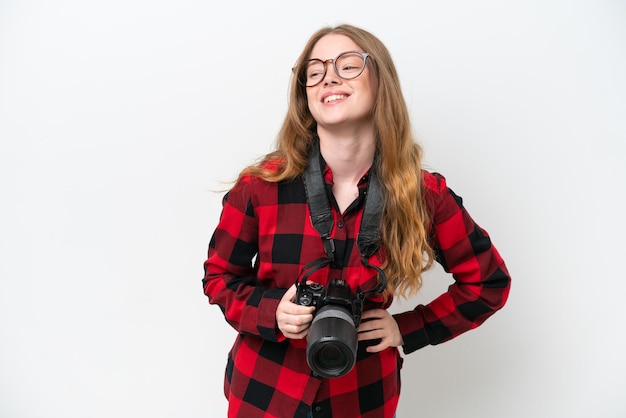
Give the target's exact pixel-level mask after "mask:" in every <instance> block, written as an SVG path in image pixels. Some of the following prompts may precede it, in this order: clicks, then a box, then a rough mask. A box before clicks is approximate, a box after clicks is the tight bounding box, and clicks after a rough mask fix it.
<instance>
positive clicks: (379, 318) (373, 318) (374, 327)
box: [358, 309, 404, 353]
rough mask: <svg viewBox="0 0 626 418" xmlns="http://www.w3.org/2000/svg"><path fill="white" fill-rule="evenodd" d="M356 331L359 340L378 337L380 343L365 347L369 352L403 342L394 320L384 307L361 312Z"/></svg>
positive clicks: (399, 344)
mask: <svg viewBox="0 0 626 418" xmlns="http://www.w3.org/2000/svg"><path fill="white" fill-rule="evenodd" d="M358 332H359V341H365V340H375V339H380V343H378V344H376V345H372V346H370V347H367V351H368V352H369V353H378V352H379V351H383V350H384V349H386V348H389V347H398V346H401V345H402V344H404V340H403V339H402V334H400V328H398V324H397V322H396V320H395V319H394V318H393V316H391V314H390V313H389V311H387V310H386V309H372V310H369V311H365V312H363V315H361V323H360V324H359V329H358Z"/></svg>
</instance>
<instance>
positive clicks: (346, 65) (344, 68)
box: [292, 51, 370, 87]
mask: <svg viewBox="0 0 626 418" xmlns="http://www.w3.org/2000/svg"><path fill="white" fill-rule="evenodd" d="M369 55H370V54H368V53H367V52H359V51H347V52H342V53H341V54H339V55H337V57H336V58H335V59H329V60H326V61H322V60H321V59H317V58H314V59H310V60H308V61H306V62H305V63H304V64H305V72H304V74H302V73H299V77H300V82H301V83H302V84H304V85H305V86H306V87H313V86H317V85H318V84H319V83H321V82H322V80H323V79H324V77H326V69H327V68H328V66H327V65H326V64H327V63H329V62H330V63H332V64H333V69H334V70H335V73H336V74H337V75H338V76H339V77H340V78H342V79H344V80H352V79H353V78H357V77H358V76H360V75H361V74H362V73H363V70H365V63H366V62H367V57H369ZM296 68H297V67H294V68H292V70H293V71H296ZM302 78H304V80H302Z"/></svg>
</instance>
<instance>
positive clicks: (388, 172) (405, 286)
mask: <svg viewBox="0 0 626 418" xmlns="http://www.w3.org/2000/svg"><path fill="white" fill-rule="evenodd" d="M329 34H341V35H345V36H347V37H349V38H350V39H352V40H353V41H354V42H355V43H356V44H357V45H359V46H360V47H361V48H363V50H364V51H365V52H368V53H369V54H370V58H371V59H370V58H368V60H369V62H368V65H370V69H371V70H373V71H374V73H375V75H376V76H377V78H378V92H377V98H376V103H375V105H374V108H373V109H372V116H373V118H374V121H375V135H376V147H377V152H378V157H377V161H378V164H377V167H376V169H378V170H379V178H380V182H381V185H382V188H383V194H384V199H385V206H384V210H383V219H382V225H381V241H382V242H381V244H382V247H383V248H384V251H385V257H386V258H385V262H384V264H383V266H382V267H383V270H384V271H385V273H386V275H387V277H388V278H389V279H388V283H387V293H388V294H391V295H399V296H402V297H405V298H408V297H410V296H411V295H413V294H415V293H416V292H417V291H418V290H419V289H420V287H421V285H422V277H421V276H422V272H424V271H425V270H427V269H428V268H430V267H431V266H432V264H433V250H432V248H431V247H430V246H429V244H428V242H427V233H428V225H429V220H430V217H429V213H428V210H427V206H426V204H425V202H424V198H423V193H424V190H423V188H424V186H423V181H422V165H421V160H422V148H421V147H420V145H419V144H417V142H416V141H415V139H414V137H413V132H412V128H411V122H410V118H409V112H408V109H407V106H406V102H405V100H404V96H403V94H402V90H401V88H400V81H399V77H398V74H397V71H396V68H395V65H394V64H393V60H392V58H391V55H390V53H389V51H388V50H387V48H386V47H385V46H384V44H383V43H382V42H381V41H380V40H379V39H378V38H377V37H375V36H374V35H372V34H371V33H370V32H368V31H366V30H363V29H361V28H358V27H355V26H352V25H346V24H344V25H339V26H335V27H325V28H322V29H320V30H318V31H317V32H315V33H314V34H313V35H312V36H311V38H310V39H309V41H308V42H307V44H306V46H305V48H304V50H303V51H302V53H301V54H300V57H299V58H298V61H297V63H298V64H300V63H303V62H305V61H306V60H308V59H309V57H310V54H311V51H312V50H313V47H314V46H315V44H316V43H317V42H318V41H319V40H320V39H321V38H322V37H324V36H326V35H329ZM298 64H297V65H296V66H295V67H294V75H293V77H292V80H291V84H290V93H289V99H290V102H289V106H288V109H287V114H286V116H285V120H284V121H283V125H282V128H281V129H280V131H279V134H278V137H277V139H276V149H275V151H273V152H271V153H269V154H267V155H265V156H264V157H263V158H262V159H261V161H259V163H257V164H254V165H251V166H249V167H246V168H245V169H244V170H243V171H242V172H241V173H240V175H239V178H241V177H242V176H244V175H255V176H258V177H260V178H262V179H264V180H266V181H270V182H278V181H282V180H286V179H292V178H295V177H297V176H299V175H301V174H302V173H303V172H304V170H305V169H306V166H307V155H308V151H309V149H310V146H311V144H312V142H313V141H314V140H315V137H316V127H317V125H316V122H315V120H314V119H313V116H312V115H311V112H310V111H309V108H308V105H307V93H306V87H305V86H304V85H303V84H302V83H300V82H299V81H298V80H299V79H301V77H302V74H303V71H304V70H305V68H304V66H303V65H298ZM268 163H270V165H271V166H272V168H271V169H268V168H267V167H268Z"/></svg>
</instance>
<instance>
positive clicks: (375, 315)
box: [361, 309, 387, 320]
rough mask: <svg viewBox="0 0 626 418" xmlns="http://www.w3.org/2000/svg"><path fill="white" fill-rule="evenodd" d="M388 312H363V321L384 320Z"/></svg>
mask: <svg viewBox="0 0 626 418" xmlns="http://www.w3.org/2000/svg"><path fill="white" fill-rule="evenodd" d="M386 313H387V311H385V310H384V309H371V310H369V311H365V312H363V314H362V315H361V320H372V319H382V318H384V317H385V314H386Z"/></svg>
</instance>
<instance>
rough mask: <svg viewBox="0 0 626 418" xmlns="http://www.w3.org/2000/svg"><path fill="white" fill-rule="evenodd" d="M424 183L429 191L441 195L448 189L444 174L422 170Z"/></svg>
mask: <svg viewBox="0 0 626 418" xmlns="http://www.w3.org/2000/svg"><path fill="white" fill-rule="evenodd" d="M422 181H423V182H424V186H425V188H426V190H427V191H430V192H432V193H441V192H442V191H444V190H446V189H447V188H448V185H447V183H446V178H445V176H444V175H443V174H441V173H438V172H433V171H428V170H422Z"/></svg>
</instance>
